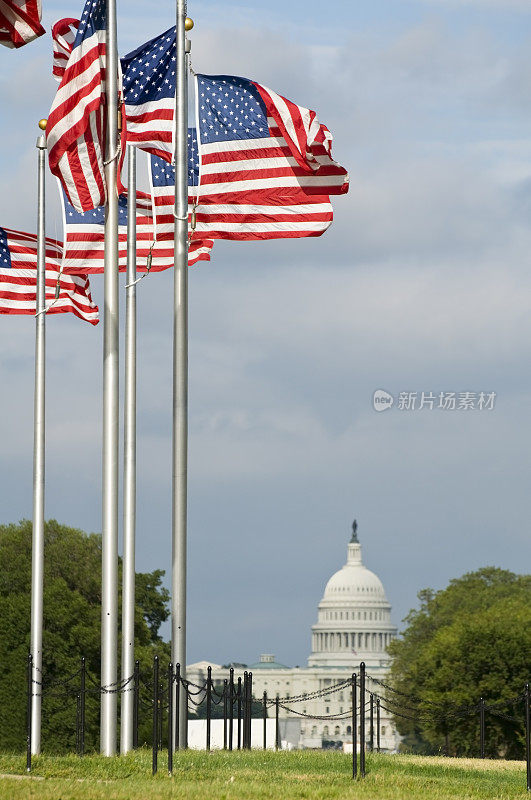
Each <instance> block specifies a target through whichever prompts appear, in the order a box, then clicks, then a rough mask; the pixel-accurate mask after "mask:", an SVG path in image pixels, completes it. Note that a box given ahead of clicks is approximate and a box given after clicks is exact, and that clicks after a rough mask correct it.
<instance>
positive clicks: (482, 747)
mask: <svg viewBox="0 0 531 800" xmlns="http://www.w3.org/2000/svg"><path fill="white" fill-rule="evenodd" d="M479 757H480V758H485V701H484V700H483V698H482V697H480V698H479Z"/></svg>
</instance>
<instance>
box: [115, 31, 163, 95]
mask: <svg viewBox="0 0 531 800" xmlns="http://www.w3.org/2000/svg"><path fill="white" fill-rule="evenodd" d="M121 62H122V72H123V88H124V99H125V102H126V103H127V104H128V105H140V104H141V103H148V102H152V101H154V100H160V99H162V98H173V97H175V26H174V27H173V28H169V29H168V30H167V31H165V32H164V33H161V34H160V36H157V37H155V39H151V41H149V42H146V44H143V45H141V46H140V47H138V48H137V49H136V50H133V52H132V53H128V54H127V55H126V56H124V58H122V59H121Z"/></svg>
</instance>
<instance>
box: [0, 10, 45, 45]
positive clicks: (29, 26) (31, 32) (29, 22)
mask: <svg viewBox="0 0 531 800" xmlns="http://www.w3.org/2000/svg"><path fill="white" fill-rule="evenodd" d="M41 16H42V10H41V0H0V44H3V45H5V47H22V46H23V45H25V44H27V43H28V42H32V41H33V40H34V39H36V38H37V37H38V36H42V35H43V33H46V31H45V30H44V28H43V27H42V25H41Z"/></svg>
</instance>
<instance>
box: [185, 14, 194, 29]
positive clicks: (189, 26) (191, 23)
mask: <svg viewBox="0 0 531 800" xmlns="http://www.w3.org/2000/svg"><path fill="white" fill-rule="evenodd" d="M193 27H194V21H193V19H192V18H191V17H186V19H185V21H184V29H185V31H191V30H192V28H193Z"/></svg>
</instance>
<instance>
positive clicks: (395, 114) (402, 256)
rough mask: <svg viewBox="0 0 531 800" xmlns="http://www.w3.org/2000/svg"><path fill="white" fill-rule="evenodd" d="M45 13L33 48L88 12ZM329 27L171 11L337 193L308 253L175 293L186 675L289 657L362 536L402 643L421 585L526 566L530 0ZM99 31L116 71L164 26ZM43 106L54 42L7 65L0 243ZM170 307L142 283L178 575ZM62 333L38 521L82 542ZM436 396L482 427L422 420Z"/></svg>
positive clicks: (98, 337)
mask: <svg viewBox="0 0 531 800" xmlns="http://www.w3.org/2000/svg"><path fill="white" fill-rule="evenodd" d="M43 4H44V23H45V27H46V28H47V29H48V30H49V29H50V28H51V25H52V24H53V22H54V21H55V20H56V19H58V18H60V17H63V16H70V17H75V16H77V15H79V13H80V11H81V2H79V3H78V6H76V3H75V2H74V1H73V0H72V3H66V2H63V0H43ZM326 8H327V7H324V6H323V4H322V3H321V2H319V3H318V2H316V0H305V2H304V3H303V2H299V0H293V1H292V2H289V3H286V2H280V0H270V2H269V3H267V4H263V3H259V2H257V1H256V0H249V2H247V3H243V2H242V3H239V2H233V3H227V4H221V3H211V2H203V3H195V2H190V3H189V13H190V15H191V16H192V17H193V18H194V19H195V22H196V26H195V28H194V31H193V35H192V41H193V45H192V46H193V53H192V55H193V63H194V66H195V68H196V70H198V71H203V72H213V73H229V74H236V75H242V76H245V77H249V78H252V79H254V80H257V81H259V82H261V83H264V84H265V85H267V86H270V87H271V88H274V89H275V90H276V91H278V92H279V93H281V94H283V95H285V96H287V97H289V98H290V99H292V100H294V101H295V102H297V103H299V104H300V105H304V106H307V107H310V108H313V109H315V110H316V111H317V113H318V115H319V118H320V120H321V121H322V122H324V123H325V124H326V125H327V126H328V127H329V128H330V130H331V131H332V132H333V135H334V152H335V156H336V158H337V159H338V160H339V161H340V162H341V163H342V164H344V165H345V166H347V167H348V169H349V171H350V175H351V189H350V193H349V195H347V196H346V197H338V198H336V199H335V201H334V206H335V222H334V224H333V225H332V227H331V228H330V230H329V231H328V232H327V233H326V234H325V235H324V236H323V237H322V238H320V239H309V240H306V241H304V240H300V241H295V240H294V241H285V242H283V241H277V242H275V241H272V242H267V243H258V242H256V243H231V242H217V243H216V246H215V252H214V256H213V260H212V262H211V263H210V264H204V265H201V266H199V267H198V268H195V269H194V270H193V271H192V272H191V275H190V472H189V480H190V499H189V555H190V562H189V661H195V660H199V659H202V658H210V659H212V660H214V661H218V662H219V663H224V662H226V661H228V660H242V661H245V662H248V663H250V662H252V661H254V660H256V659H257V657H258V655H259V654H260V653H261V652H273V653H275V654H276V655H277V657H278V659H279V660H280V661H282V662H284V663H286V664H290V665H293V664H303V663H304V662H305V660H306V658H307V656H308V653H309V647H310V630H309V629H310V626H311V624H312V623H313V622H314V621H315V617H316V606H317V603H318V601H319V599H320V597H321V595H322V592H323V589H324V585H325V583H326V580H327V579H328V577H329V576H330V575H331V574H332V573H333V572H334V571H335V570H336V569H339V567H340V566H341V565H342V564H343V563H344V561H345V557H346V543H347V541H348V538H349V534H350V525H351V523H352V520H353V518H354V517H356V518H357V520H358V523H359V536H360V540H361V542H362V544H363V553H364V560H365V563H366V564H367V565H368V566H369V567H370V568H371V569H373V570H375V571H376V572H377V573H378V575H379V576H380V577H381V578H382V580H383V582H384V585H385V587H386V590H387V594H388V597H389V600H390V602H391V603H392V605H393V615H394V620H395V622H396V624H398V625H400V621H401V619H402V618H403V617H404V615H405V614H406V613H407V611H408V610H409V609H410V608H411V607H412V606H414V604H415V602H416V593H417V591H418V590H419V589H421V588H424V587H426V586H432V587H434V588H442V587H444V586H445V585H446V583H447V582H448V580H449V579H451V578H452V577H457V576H459V575H461V574H463V573H464V572H466V571H469V570H474V569H477V568H479V567H481V566H484V565H497V566H500V567H504V568H507V569H511V570H515V571H520V572H524V571H529V560H530V555H531V545H530V539H531V537H530V535H529V516H530V505H529V494H530V490H529V487H530V486H531V458H530V455H529V453H530V451H531V435H530V428H531V425H530V413H529V412H530V409H531V369H530V354H531V323H530V315H529V312H530V304H531V270H530V264H529V262H530V253H531V137H530V134H529V131H530V130H531V56H530V54H529V53H530V51H529V39H530V37H531V6H530V5H529V3H528V2H527V0H411V1H408V0H402V2H400V3H397V2H396V0H370V2H369V0H360V2H357V3H350V2H344V1H343V0H336V2H335V3H333V4H330V5H329V6H328V8H329V9H331V11H330V13H329V15H328V16H326V14H323V12H324V11H325V12H326ZM126 12H128V13H129V16H128V17H126V16H125V14H126ZM118 13H119V38H120V50H121V52H122V53H125V52H128V51H129V50H131V49H133V48H134V47H136V46H137V45H138V44H140V43H141V41H145V40H146V39H148V38H150V37H151V36H154V35H156V34H157V33H159V32H160V31H162V30H164V29H165V28H167V27H169V26H170V25H171V24H172V22H173V8H172V4H171V3H161V2H154V1H153V0H151V2H150V1H149V0H144V2H139V0H128V2H127V3H126V2H123V0H122V2H119V3H118ZM55 87H56V84H55V83H54V81H53V80H52V78H51V75H50V38H49V36H46V37H43V38H42V39H41V40H39V41H37V42H34V43H32V44H30V45H28V46H27V47H25V48H23V49H22V50H20V51H17V52H12V51H8V50H6V49H3V52H2V53H0V102H1V107H2V109H3V111H2V121H3V124H2V128H1V136H2V148H1V152H0V185H1V186H2V192H1V194H0V225H2V226H6V227H11V228H17V229H22V230H29V231H33V230H35V213H36V212H35V204H34V195H35V185H36V176H35V163H36V151H35V147H34V144H35V139H36V136H37V134H38V129H37V127H36V122H37V120H38V119H39V118H40V117H44V116H47V114H48V110H49V107H50V104H51V101H52V97H53V93H54V91H55ZM55 191H56V190H55V186H54V183H53V181H52V180H51V179H50V180H49V182H48V196H49V200H50V202H49V209H48V220H47V233H48V235H57V236H58V237H59V238H60V237H61V227H60V217H59V214H58V213H57V204H56V201H55ZM122 287H123V280H122ZM92 288H93V294H94V296H95V299H96V300H97V301H98V302H100V304H101V303H102V302H103V291H102V289H103V287H102V279H101V278H100V277H95V278H94V279H93V280H92ZM171 293H172V275H171V274H158V275H153V276H150V277H149V278H147V279H146V280H144V281H142V283H141V284H140V286H139V289H138V309H139V321H138V326H139V357H138V375H139V414H138V459H139V476H138V544H137V550H138V569H140V570H143V571H145V570H152V569H154V568H157V567H160V568H164V569H169V566H170V553H171V540H170V520H171V503H170V500H171V498H170V484H171V426H170V422H171V383H172V376H171V362H172V341H171V313H172V309H171ZM122 300H123V294H122ZM122 305H123V303H122ZM69 316H70V315H65V316H64V317H60V316H55V317H52V318H50V319H49V320H48V321H47V348H48V349H47V381H48V385H47V495H46V516H47V517H55V518H57V519H58V520H61V521H62V522H64V523H67V524H69V525H74V526H77V527H80V528H83V529H85V530H87V531H99V530H100V529H101V494H100V485H101V413H100V412H101V389H102V355H101V353H102V330H101V328H102V326H101V325H100V326H99V327H98V328H97V329H92V326H89V325H87V324H85V323H82V322H80V321H79V320H77V319H74V318H72V319H70V318H69ZM33 342H34V323H33V320H32V319H31V318H30V317H1V318H0V386H1V409H2V413H1V416H0V431H1V434H0V435H1V443H2V444H1V449H0V469H1V485H2V491H1V504H0V521H1V522H12V521H17V520H19V519H21V518H22V517H31V514H32V489H31V487H32V472H31V468H32V414H33ZM377 389H384V390H386V391H387V392H389V393H390V394H392V395H393V397H394V398H395V402H394V405H393V407H392V408H390V409H388V410H387V411H384V412H381V413H377V412H376V411H375V410H374V409H373V402H372V398H373V392H374V391H375V390H377ZM422 392H424V393H425V395H428V394H429V393H431V394H433V395H434V396H435V402H434V403H433V405H434V407H433V408H430V407H429V406H430V403H425V404H424V406H425V407H424V408H422V409H419V408H418V406H419V404H420V399H421V393H422ZM441 392H442V393H448V392H456V393H457V401H458V402H457V406H458V405H459V393H463V392H470V393H475V395H474V394H472V395H469V397H472V402H473V403H474V404H475V406H476V407H475V408H471V409H468V410H465V409H463V408H461V409H460V408H458V407H456V409H455V410H442V409H439V408H437V406H438V404H439V399H438V398H439V394H440V393H441ZM480 392H484V393H485V394H487V393H492V392H494V393H495V395H496V396H495V404H494V408H493V409H489V408H488V407H487V408H483V409H481V410H480V409H479V408H478V407H477V406H478V405H479V394H480ZM400 393H406V394H405V395H402V398H404V397H405V398H406V399H407V400H408V401H409V402H411V401H412V400H413V399H414V400H415V408H414V409H411V408H409V409H408V408H401V407H400V406H401V405H404V402H403V400H402V402H400ZM410 393H416V395H417V396H416V397H415V398H413V397H411V398H410V397H409V394H410ZM406 405H407V403H406Z"/></svg>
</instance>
